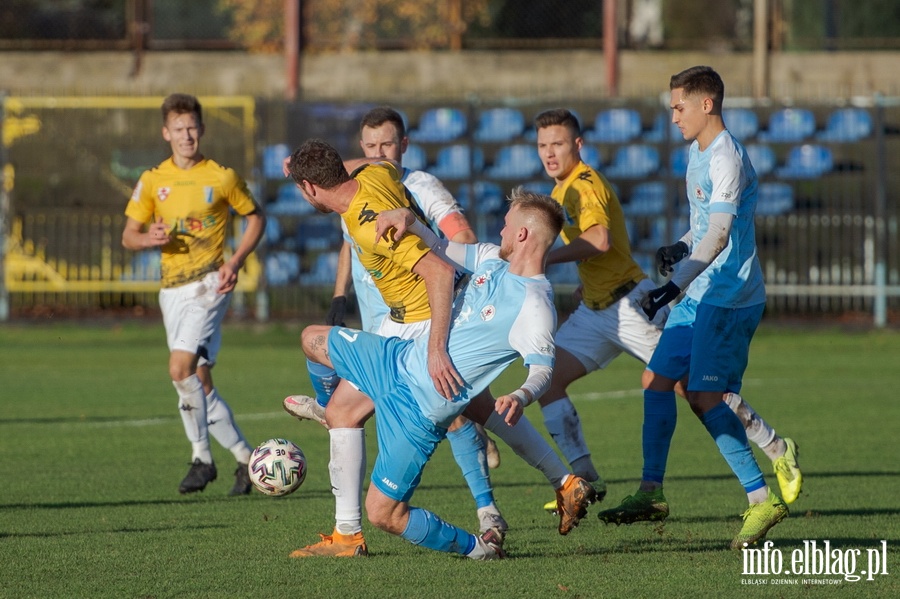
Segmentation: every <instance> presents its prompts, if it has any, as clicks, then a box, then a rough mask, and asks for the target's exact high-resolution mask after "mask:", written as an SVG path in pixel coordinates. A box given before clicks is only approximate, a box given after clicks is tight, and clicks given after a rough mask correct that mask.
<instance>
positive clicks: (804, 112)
mask: <svg viewBox="0 0 900 599" xmlns="http://www.w3.org/2000/svg"><path fill="white" fill-rule="evenodd" d="M815 130H816V118H815V116H814V115H813V113H812V111H811V110H808V109H806V108H783V109H781V110H777V111H775V112H773V113H772V115H771V116H770V117H769V127H768V129H766V130H765V131H760V132H759V135H758V136H757V138H758V140H759V141H761V142H765V143H795V142H799V141H803V140H804V139H806V138H807V137H810V136H812V134H813V133H814V132H815Z"/></svg>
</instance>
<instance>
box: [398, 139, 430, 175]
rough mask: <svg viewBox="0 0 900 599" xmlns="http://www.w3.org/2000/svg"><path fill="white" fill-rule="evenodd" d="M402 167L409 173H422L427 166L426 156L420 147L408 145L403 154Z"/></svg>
mask: <svg viewBox="0 0 900 599" xmlns="http://www.w3.org/2000/svg"><path fill="white" fill-rule="evenodd" d="M403 166H405V167H406V168H408V169H409V170H411V171H422V170H425V167H426V166H428V156H427V155H426V154H425V150H424V149H423V148H422V146H419V145H416V144H409V145H408V146H406V151H405V152H403Z"/></svg>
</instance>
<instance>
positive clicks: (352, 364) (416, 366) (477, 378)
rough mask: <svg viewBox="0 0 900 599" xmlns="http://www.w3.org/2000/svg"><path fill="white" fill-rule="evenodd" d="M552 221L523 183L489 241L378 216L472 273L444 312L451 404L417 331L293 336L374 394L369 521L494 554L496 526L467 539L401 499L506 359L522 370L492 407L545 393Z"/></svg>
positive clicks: (550, 204)
mask: <svg viewBox="0 0 900 599" xmlns="http://www.w3.org/2000/svg"><path fill="white" fill-rule="evenodd" d="M561 226H562V213H561V210H560V208H559V205H558V204H557V203H556V202H555V201H553V200H552V199H551V198H549V197H547V196H542V195H540V194H533V193H529V192H525V191H522V190H516V191H514V193H513V196H512V200H511V206H510V210H509V213H508V214H507V216H506V225H505V227H504V229H503V231H502V232H501V245H500V246H499V247H498V246H496V245H492V244H483V243H482V244H474V245H471V244H457V243H453V242H448V241H446V240H437V239H436V238H435V237H434V234H433V233H431V232H430V230H429V229H428V228H427V227H426V226H424V225H423V224H422V223H421V222H419V221H418V220H417V219H416V218H415V217H414V216H413V214H412V213H411V212H410V211H409V210H406V209H400V210H391V211H385V212H382V213H381V214H380V215H379V217H378V232H379V234H380V235H381V234H387V232H388V231H389V230H390V229H391V228H393V229H395V231H396V232H395V235H394V236H393V237H394V239H397V238H399V236H401V235H402V234H403V233H404V232H405V231H406V229H407V228H409V231H410V232H411V233H413V234H415V235H418V236H420V237H422V238H423V240H425V241H426V242H427V243H428V244H429V245H430V246H431V247H432V251H434V252H435V253H437V254H438V255H441V256H442V257H444V258H445V259H447V260H448V261H450V262H451V263H453V264H454V265H455V266H456V267H457V268H459V269H462V270H464V271H465V272H468V273H471V278H470V280H469V282H468V284H467V285H466V286H465V287H464V288H463V290H462V291H461V293H460V294H459V295H458V296H457V298H456V300H455V302H454V307H453V312H452V324H451V327H450V336H449V340H448V352H449V354H450V357H451V359H452V361H453V363H454V366H455V368H456V370H457V372H458V373H459V375H460V377H461V379H462V384H461V385H460V386H458V387H457V389H456V390H455V394H454V396H453V398H452V399H450V400H448V399H447V398H445V397H443V396H441V395H440V394H439V393H437V392H436V390H435V389H434V385H433V383H432V382H431V380H430V378H429V377H428V375H427V372H428V369H427V367H426V366H427V359H428V357H427V348H428V340H427V336H426V337H424V338H423V337H419V338H417V339H408V340H404V339H400V338H397V337H391V338H386V337H382V336H378V335H372V334H369V333H365V332H362V331H356V330H353V329H347V328H343V327H328V326H310V327H307V328H306V329H305V330H304V331H303V335H302V343H303V349H304V352H305V353H306V355H307V357H308V358H309V359H311V360H313V361H315V362H318V363H321V364H325V365H327V366H332V367H334V368H335V370H336V371H337V372H338V374H339V375H340V376H341V378H343V379H344V380H346V381H348V382H351V383H353V384H354V385H355V386H357V387H358V388H359V389H360V390H361V391H363V392H364V393H365V394H366V395H368V396H369V397H370V398H371V399H372V400H373V401H374V404H375V415H376V418H375V423H376V431H377V437H378V448H379V453H378V457H377V459H376V462H375V466H374V469H373V472H372V477H371V485H370V486H369V491H368V495H367V497H366V512H367V515H368V518H369V520H370V521H371V522H372V524H374V525H375V526H377V527H378V528H381V529H383V530H385V531H387V532H390V533H392V534H396V535H400V536H402V537H403V538H405V539H407V540H409V541H410V542H412V543H414V544H417V545H422V546H425V547H428V548H431V549H434V550H437V551H444V552H448V553H458V554H461V555H465V556H467V557H470V558H473V559H496V558H499V557H503V555H504V554H503V550H502V542H503V534H502V533H501V532H500V531H499V530H498V529H490V530H488V531H486V532H484V533H483V534H481V535H480V536H479V535H474V534H471V533H468V532H466V531H465V530H463V529H461V528H458V527H456V526H454V525H452V524H449V523H447V522H444V521H443V520H441V519H440V518H439V517H438V516H436V515H435V514H434V513H432V512H430V511H428V510H425V509H422V508H416V507H411V506H410V505H409V500H410V498H411V496H412V494H413V492H414V491H415V488H416V486H417V485H418V483H419V481H420V478H421V474H422V469H423V468H424V466H425V464H426V463H427V461H428V460H429V458H430V457H431V455H432V454H433V452H434V450H435V448H436V447H437V444H438V443H439V442H440V441H441V440H442V439H443V438H444V437H445V436H446V434H447V427H448V426H449V425H450V423H451V422H453V420H454V419H455V418H456V417H457V416H459V415H460V414H461V413H462V412H463V411H464V410H465V409H466V407H467V406H468V405H469V402H470V401H471V400H472V398H474V397H476V396H478V394H479V393H480V392H481V391H482V390H484V389H486V388H487V387H488V385H489V384H490V383H491V382H492V381H493V380H494V379H495V378H496V377H497V376H498V375H499V374H500V373H501V372H502V371H503V370H504V369H505V368H506V367H507V366H508V365H509V364H511V363H512V362H513V361H514V360H515V359H516V358H517V357H519V356H522V357H523V358H524V362H525V365H526V366H527V367H528V371H529V373H528V376H527V378H526V380H525V382H524V383H523V384H522V385H521V386H520V387H519V388H517V389H515V390H514V391H512V392H510V393H507V394H504V395H501V396H499V397H498V398H497V399H496V403H495V410H496V412H497V413H498V414H502V415H503V416H504V418H505V420H506V422H507V423H509V424H515V423H516V422H517V421H518V419H519V418H520V417H521V415H522V411H523V409H524V407H525V406H526V405H528V404H530V403H531V402H533V401H534V400H535V399H537V398H538V397H539V396H540V395H541V393H543V392H544V390H545V389H546V388H547V385H548V384H549V382H550V376H551V373H552V366H553V360H554V353H555V348H554V344H553V333H554V330H555V326H556V311H555V308H554V306H553V299H552V288H551V286H550V283H549V281H548V280H547V278H546V277H545V276H544V266H545V262H546V255H547V252H548V251H549V249H550V247H551V245H552V244H553V242H554V240H555V239H556V236H557V235H558V234H559V230H560V228H561ZM392 242H393V241H392V240H391V239H388V240H387V241H386V243H392ZM423 375H424V378H423Z"/></svg>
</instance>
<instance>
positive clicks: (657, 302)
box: [641, 281, 681, 320]
mask: <svg viewBox="0 0 900 599" xmlns="http://www.w3.org/2000/svg"><path fill="white" fill-rule="evenodd" d="M680 293H681V289H679V288H678V285H676V284H675V283H673V282H672V281H669V282H668V283H666V284H665V285H663V286H662V287H657V288H656V289H654V290H653V291H651V292H650V293H648V294H647V295H646V296H644V299H642V300H641V309H642V310H643V311H644V314H646V315H647V318H648V319H650V320H653V319H654V318H655V317H656V313H657V312H659V309H660V308H662V307H663V306H665V305H667V304H668V303H669V302H671V301H672V300H673V299H675V298H676V297H678V294H680Z"/></svg>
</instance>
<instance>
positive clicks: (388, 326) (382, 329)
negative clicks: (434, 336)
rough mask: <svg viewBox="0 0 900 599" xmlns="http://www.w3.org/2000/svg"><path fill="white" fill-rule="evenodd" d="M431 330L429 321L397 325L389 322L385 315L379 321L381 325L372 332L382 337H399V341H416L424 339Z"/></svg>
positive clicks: (391, 321) (389, 319) (389, 318)
mask: <svg viewBox="0 0 900 599" xmlns="http://www.w3.org/2000/svg"><path fill="white" fill-rule="evenodd" d="M430 330H431V319H430V318H429V319H428V320H420V321H419V322H408V323H405V324H403V323H399V322H394V321H393V320H391V317H390V316H388V315H386V314H385V316H384V318H383V319H382V320H381V324H380V325H379V326H378V328H377V329H376V330H375V331H374V333H375V334H376V335H381V336H382V337H400V338H401V339H418V338H419V337H424V336H425V335H427V334H428V332H429V331H430Z"/></svg>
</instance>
